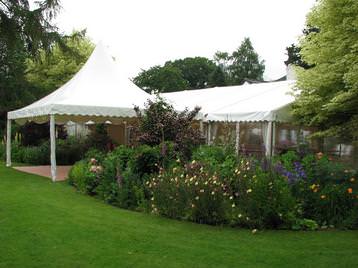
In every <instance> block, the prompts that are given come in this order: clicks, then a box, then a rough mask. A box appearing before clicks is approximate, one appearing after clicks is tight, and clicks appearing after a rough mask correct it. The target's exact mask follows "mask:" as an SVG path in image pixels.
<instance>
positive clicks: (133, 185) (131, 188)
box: [116, 169, 147, 211]
mask: <svg viewBox="0 0 358 268" xmlns="http://www.w3.org/2000/svg"><path fill="white" fill-rule="evenodd" d="M118 184H119V189H118V196H117V200H116V201H117V204H118V205H119V206H120V207H122V208H127V209H134V210H142V211H144V210H146V208H147V202H146V198H145V189H144V182H143V178H141V177H139V176H138V175H137V174H134V173H132V172H131V171H130V170H128V169H127V171H126V172H124V173H123V175H120V176H119V177H118Z"/></svg>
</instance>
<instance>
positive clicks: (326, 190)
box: [276, 152, 358, 227]
mask: <svg viewBox="0 0 358 268" xmlns="http://www.w3.org/2000/svg"><path fill="white" fill-rule="evenodd" d="M278 165H281V166H279V169H278V172H279V173H281V174H282V175H283V176H285V177H286V178H287V179H288V182H289V184H290V187H291V191H292V193H293V195H294V196H295V198H296V199H297V201H298V202H299V203H300V206H301V208H302V215H303V217H305V218H308V219H312V220H314V221H316V222H317V223H318V224H319V225H321V226H332V225H333V226H338V227H347V226H356V225H358V218H356V219H355V220H352V218H351V216H352V214H354V211H355V210H356V209H357V206H358V195H357V193H358V187H357V184H356V178H357V173H356V171H353V170H348V169H346V167H345V166H344V165H343V164H341V163H337V162H334V161H332V160H331V159H330V158H329V157H327V156H325V155H323V154H322V153H318V154H317V155H306V156H304V157H303V158H302V159H300V158H299V157H298V156H297V155H295V154H294V153H292V152H290V153H287V154H286V155H283V156H282V157H281V159H279V164H278ZM276 167H277V165H276ZM348 222H349V224H348Z"/></svg>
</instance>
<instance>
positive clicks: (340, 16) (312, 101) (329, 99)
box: [294, 0, 358, 141]
mask: <svg viewBox="0 0 358 268" xmlns="http://www.w3.org/2000/svg"><path fill="white" fill-rule="evenodd" d="M357 14H358V2H357V1H355V0H341V1H336V0H320V1H318V3H317V4H316V6H315V7H314V8H313V9H312V11H311V12H310V13H309V14H308V17H307V25H309V27H314V28H315V29H318V30H316V31H311V32H309V33H307V34H306V35H305V36H303V38H302V40H301V42H300V47H301V51H300V53H301V55H302V59H303V60H304V61H305V62H307V63H308V64H309V65H311V66H312V67H311V68H309V69H303V68H300V69H298V72H297V78H298V81H297V88H299V89H300V91H298V92H297V100H296V104H295V109H294V114H295V115H296V116H297V118H298V120H299V122H301V123H304V124H309V125H312V126H316V127H318V128H319V129H320V130H321V131H320V132H319V133H318V134H317V135H321V136H336V137H340V138H345V139H350V140H352V139H353V140H354V141H357V140H358V34H357V25H358V16H357Z"/></svg>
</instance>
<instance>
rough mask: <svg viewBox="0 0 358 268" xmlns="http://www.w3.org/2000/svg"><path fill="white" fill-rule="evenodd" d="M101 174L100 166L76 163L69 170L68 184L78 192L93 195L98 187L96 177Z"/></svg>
mask: <svg viewBox="0 0 358 268" xmlns="http://www.w3.org/2000/svg"><path fill="white" fill-rule="evenodd" d="M100 172H101V168H100V166H97V165H96V163H94V162H92V163H91V162H88V161H86V160H82V161H79V162H77V163H76V164H75V165H74V166H73V167H72V168H71V170H70V172H69V174H68V177H69V183H70V184H72V185H74V186H75V187H76V188H77V189H78V190H79V191H80V192H82V193H85V194H89V195H93V194H94V193H95V189H96V187H97V186H98V180H99V179H98V177H99V174H100Z"/></svg>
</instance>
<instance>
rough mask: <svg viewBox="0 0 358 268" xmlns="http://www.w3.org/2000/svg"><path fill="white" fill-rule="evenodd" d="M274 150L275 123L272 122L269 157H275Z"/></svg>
mask: <svg viewBox="0 0 358 268" xmlns="http://www.w3.org/2000/svg"><path fill="white" fill-rule="evenodd" d="M275 148H276V122H272V138H271V156H273V155H275Z"/></svg>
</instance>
